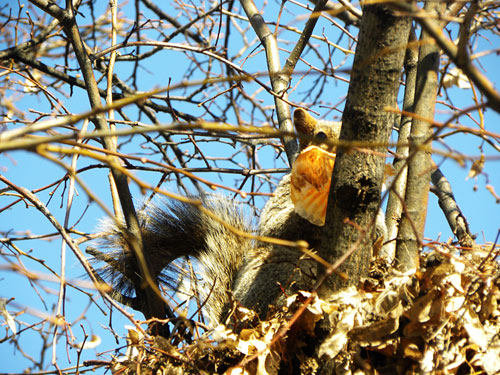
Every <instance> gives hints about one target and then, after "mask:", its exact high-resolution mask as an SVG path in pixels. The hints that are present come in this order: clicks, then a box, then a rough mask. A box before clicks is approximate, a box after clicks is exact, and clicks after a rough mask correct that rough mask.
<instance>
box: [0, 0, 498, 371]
mask: <svg viewBox="0 0 500 375" xmlns="http://www.w3.org/2000/svg"><path fill="white" fill-rule="evenodd" d="M277 3H279V2H274V1H273V2H271V3H270V4H269V6H268V7H267V8H266V10H265V13H264V17H265V18H266V20H267V21H275V18H276V14H277ZM11 4H13V6H14V7H16V5H15V4H17V2H11ZM105 4H106V3H105V2H101V3H99V4H96V9H95V12H96V14H101V13H102V9H103V8H102V7H103V6H104V5H105ZM127 9H128V10H130V9H129V8H127ZM300 12H302V10H301V9H300V8H298V7H295V6H294V5H293V4H290V5H289V8H287V11H286V12H285V13H284V15H283V21H282V22H285V21H286V20H287V19H295V17H296V15H297V14H299V13H300ZM145 16H146V17H152V15H151V14H148V13H147V12H145ZM2 22H3V21H2V20H1V19H0V24H1V23H2ZM82 22H88V21H82ZM291 25H292V26H296V27H298V28H301V27H302V23H300V22H294V23H293V24H291ZM351 30H352V31H353V32H355V30H354V29H351ZM315 34H316V35H323V34H324V35H325V36H327V37H328V38H329V39H330V40H331V41H333V42H335V43H336V42H338V38H339V37H338V29H336V28H335V27H333V26H331V25H330V23H329V22H327V21H325V20H321V21H320V22H319V24H318V26H317V27H316V30H315ZM246 37H247V38H248V39H249V40H252V39H254V38H255V34H254V33H253V30H251V29H249V30H248V31H247V33H246ZM279 38H280V47H283V48H284V49H287V50H290V49H291V48H293V46H291V45H290V44H287V43H285V42H284V41H285V40H295V39H293V38H296V34H293V33H292V34H290V33H283V34H280V37H279ZM174 41H175V40H174ZM239 43H241V41H237V42H236V43H235V45H234V51H229V55H231V54H232V53H235V52H236V51H237V50H238V49H239V48H241V44H239ZM340 43H341V44H342V45H344V46H345V44H346V43H347V42H346V40H345V39H343V40H341V42H340ZM477 43H478V44H479V45H478V51H484V50H490V49H493V48H497V47H498V45H500V41H499V40H498V38H497V39H494V38H493V39H490V40H486V39H481V38H480V39H478V41H477ZM5 47H6V46H4V45H0V49H3V48H5ZM141 50H142V51H144V50H147V48H142V49H141ZM129 51H132V49H130V50H129ZM306 52H307V55H306V57H307V59H308V61H313V62H317V60H316V59H315V58H314V53H313V52H311V51H306ZM183 56H184V55H183V54H181V53H180V52H175V51H170V50H165V51H162V52H161V53H160V54H158V55H157V56H156V57H154V58H153V59H152V60H151V61H150V62H149V63H148V69H149V70H140V72H139V74H140V87H139V89H140V90H144V91H146V90H151V89H153V88H155V87H158V86H166V84H167V83H168V79H169V78H170V77H171V78H172V83H177V82H179V80H180V77H182V75H183V74H184V71H185V69H186V66H185V63H184V61H183V60H182V59H183ZM286 56H287V53H286V52H284V51H282V56H281V57H282V64H283V63H284V61H285V58H286ZM344 57H345V56H344V55H343V54H342V53H340V52H339V51H335V52H334V55H333V58H332V61H334V62H335V63H339V62H340V61H341V60H342V59H344ZM245 58H248V60H246V61H245V63H244V65H243V67H244V68H245V69H247V70H248V71H250V72H263V71H265V65H264V64H265V60H264V56H263V53H262V51H259V50H256V51H254V50H252V49H251V48H250V49H249V50H248V51H246V52H245V53H244V54H243V55H242V56H241V57H239V59H238V60H236V61H234V62H235V63H237V64H242V63H243V61H244V59H245ZM347 59H348V61H350V60H351V57H347ZM481 64H482V68H483V69H484V70H485V71H486V74H487V76H488V77H489V79H490V80H491V81H492V82H493V83H494V84H495V85H496V87H497V88H498V83H499V82H500V73H499V70H498V68H497V65H498V57H496V56H495V55H494V54H492V55H489V56H487V57H485V58H482V59H481ZM73 66H74V63H73ZM346 66H347V67H348V66H349V64H347V65H346ZM131 69H132V65H131V64H130V63H128V64H127V63H122V64H119V66H117V71H119V72H120V74H123V72H124V71H129V72H130V71H131ZM307 69H308V66H306V65H305V64H299V65H298V66H297V71H299V72H305V71H307ZM0 73H1V71H0ZM339 75H341V76H343V77H345V78H348V75H347V74H346V73H345V72H344V73H342V72H339ZM200 77H201V76H200ZM196 78H198V77H197V76H196V72H194V73H193V75H192V76H191V79H196ZM313 78H314V76H312V78H311V76H310V77H308V78H307V79H304V80H303V81H300V83H299V85H298V87H297V89H296V90H295V91H294V92H292V93H291V95H290V99H291V100H292V101H296V102H300V101H301V100H303V98H304V92H305V91H306V90H309V89H310V87H311V84H312V83H311V82H314V81H313ZM262 80H264V81H267V79H265V77H262ZM298 82H299V79H298V78H296V79H294V81H293V82H292V86H295V85H296V84H297V83H298ZM243 85H244V87H245V89H246V90H248V92H251V93H253V92H254V91H255V90H256V86H255V85H254V84H251V83H243ZM18 90H21V88H20V87H17V88H16V87H13V88H12V90H10V91H8V93H9V94H11V95H13V96H15V97H16V98H19V101H18V102H17V105H18V106H19V108H22V109H24V110H27V109H36V110H40V111H47V112H49V111H50V109H49V108H48V105H47V102H45V101H44V99H43V98H35V97H33V96H27V97H22V96H23V93H22V91H18ZM346 93H347V84H345V83H343V82H341V81H338V80H333V79H332V80H330V81H328V84H327V85H326V86H325V88H324V92H322V94H321V100H322V103H317V104H316V105H314V106H312V107H311V108H312V109H314V110H315V111H317V112H319V113H320V114H321V116H325V118H327V119H336V120H339V119H340V113H339V111H336V110H333V111H332V110H330V109H329V108H327V107H328V106H332V105H333V104H336V103H341V104H340V105H339V106H338V108H337V109H338V110H341V109H342V108H343V101H342V100H343V98H344V97H345V95H346ZM175 94H176V93H175V92H174V93H172V95H175ZM444 94H446V95H448V96H449V97H450V98H451V102H452V103H453V104H454V105H455V106H456V107H457V108H464V107H468V106H471V105H472V103H473V101H472V92H471V90H463V89H459V88H457V87H453V88H450V89H449V90H448V91H447V92H446V93H443V95H444ZM20 97H22V98H20ZM256 98H257V99H258V100H262V101H263V103H265V104H266V105H268V106H272V100H271V98H270V96H269V95H268V94H267V93H265V92H260V93H256ZM62 99H63V101H64V103H65V105H66V106H67V107H68V109H69V110H70V111H71V112H74V113H81V112H84V111H86V110H88V109H89V105H88V100H87V99H86V97H85V95H84V93H83V92H82V90H79V89H77V88H75V89H74V94H73V96H72V97H71V98H62ZM439 99H440V100H444V99H445V97H444V96H443V97H440V98H439ZM178 108H179V109H183V107H182V106H181V105H180V104H179V107H178ZM183 110H185V111H186V112H189V113H192V114H195V115H202V114H203V111H202V110H201V109H197V108H196V106H194V105H186V107H185V109H183ZM244 110H245V108H242V111H244ZM452 113H453V111H452V110H450V109H449V108H448V107H446V106H444V105H441V104H438V105H437V107H436V120H437V121H445V120H446V119H448V118H449V117H450V116H451V115H452ZM35 116H36V114H34V113H31V114H30V115H29V117H30V118H35ZM471 116H472V117H473V118H475V119H477V118H478V114H477V113H476V112H473V113H471ZM484 116H485V124H486V129H487V130H489V131H491V132H494V133H497V134H498V133H500V130H499V127H498V124H500V121H499V120H500V118H499V115H498V114H497V113H494V112H493V111H492V110H486V111H485V113H484ZM159 119H160V121H162V122H165V123H169V122H170V121H171V119H170V118H169V117H168V116H165V115H163V116H160V117H159ZM229 120H232V121H234V118H233V119H231V118H230V119H229ZM142 121H144V122H147V119H145V118H143V119H142ZM230 122H231V121H230ZM459 123H460V124H461V125H464V126H470V127H471V128H477V125H475V124H474V123H473V121H472V119H470V118H468V117H467V116H462V117H461V118H460V119H459ZM77 126H81V124H77ZM444 141H445V142H446V147H449V148H451V150H452V151H453V152H454V153H461V154H464V155H466V156H470V157H471V158H472V159H474V158H478V157H479V155H480V147H483V152H484V154H485V156H486V164H485V168H484V171H483V173H481V174H480V175H479V176H477V177H476V178H473V179H466V177H467V175H468V173H469V169H470V166H471V161H466V162H465V164H464V165H459V164H458V163H457V162H456V161H454V160H453V159H451V158H443V157H441V156H435V157H434V160H435V162H436V163H437V164H439V165H440V167H441V169H442V171H443V173H444V174H445V175H446V176H447V177H448V179H449V180H450V183H451V184H452V187H453V189H454V193H455V197H456V199H457V201H458V203H459V205H460V207H461V209H462V211H463V213H464V215H465V216H466V217H467V219H468V221H469V224H470V227H471V231H472V233H474V234H477V235H478V242H480V243H483V242H485V241H490V242H491V241H494V240H495V237H496V235H497V232H498V231H499V229H500V204H498V203H497V202H495V198H494V197H493V196H492V194H491V193H490V192H489V191H488V190H487V189H486V185H491V186H493V187H494V188H495V190H496V192H497V194H500V173H499V172H500V163H499V154H498V152H497V151H495V150H494V149H493V147H491V146H490V145H489V144H487V143H484V142H483V141H482V140H481V139H479V138H478V137H475V136H471V135H469V134H465V135H464V134H457V135H452V136H449V137H447V138H446V139H445V140H444ZM185 147H186V149H188V150H190V149H189V147H190V146H188V145H186V146H185ZM434 147H435V148H436V149H441V150H444V149H446V148H445V147H444V146H442V145H440V144H439V143H438V142H435V143H434ZM127 150H128V151H129V152H133V153H136V154H141V153H142V154H147V153H148V150H144V149H142V148H141V147H140V145H139V144H138V143H137V142H133V143H131V144H130V145H128V146H127ZM207 152H208V154H209V155H210V156H213V157H226V156H227V155H230V154H232V153H234V152H235V150H234V149H233V148H232V147H231V146H229V145H227V146H221V145H217V146H215V147H211V148H207ZM270 154H271V150H269V149H267V150H266V149H265V148H264V149H262V150H261V151H259V154H258V155H259V158H260V161H261V162H262V164H263V165H264V166H266V167H272V166H274V165H275V162H274V160H271V161H269V160H266V156H267V159H269V156H268V155H270ZM149 156H151V155H149ZM151 157H152V156H151ZM237 161H238V162H241V163H242V164H245V163H246V161H245V160H244V158H241V157H240V159H238V160H237ZM79 163H80V164H79V167H83V166H85V165H88V164H92V163H94V162H93V161H91V160H90V161H89V160H82V161H80V162H79ZM199 164H200V165H203V164H202V162H199ZM276 164H277V166H279V167H284V166H285V165H284V163H282V162H280V160H278V162H277V163H276ZM193 165H195V164H193ZM218 165H221V166H228V167H229V166H230V167H235V166H234V165H233V164H231V163H227V162H223V161H220V162H219V163H218ZM0 173H1V174H3V175H4V176H6V177H7V178H8V179H9V180H11V181H12V182H14V183H15V184H17V185H18V186H23V187H26V188H28V189H30V190H34V189H38V188H40V187H43V186H45V185H47V184H49V183H52V182H53V181H55V180H57V179H58V178H61V177H63V175H64V173H65V171H64V170H63V169H62V168H60V167H58V166H56V165H54V163H52V162H50V161H47V160H46V159H44V158H42V157H40V156H39V155H36V154H34V153H31V152H26V151H13V152H8V153H3V154H0ZM137 174H138V175H139V176H140V177H141V178H144V179H149V180H151V181H155V180H154V178H153V176H152V175H151V173H147V172H137ZM81 177H82V178H83V179H84V181H85V182H86V183H87V184H88V186H89V187H91V188H92V190H93V191H94V192H95V193H96V194H97V195H98V196H99V198H100V199H102V200H103V201H104V202H105V203H106V204H107V205H108V207H109V206H110V204H111V202H110V198H109V193H108V187H107V177H106V170H105V169H94V170H90V171H87V172H84V173H82V175H81ZM202 177H204V178H207V179H210V180H212V181H215V182H221V180H220V179H219V178H220V177H219V176H218V175H215V174H202ZM224 178H225V179H224V183H226V184H228V185H231V186H233V184H234V183H233V182H232V181H231V179H233V178H234V177H233V176H227V177H224ZM237 179H239V181H241V179H242V178H241V176H239V177H237ZM235 185H238V183H236V184H235ZM163 188H165V189H167V190H172V191H175V190H176V186H175V184H174V183H167V184H166V185H164V186H163ZM0 189H3V186H1V185H0ZM65 189H66V190H65ZM131 189H132V191H133V194H134V196H135V198H136V199H137V201H138V202H140V201H141V199H142V194H141V192H140V190H139V189H138V188H137V187H136V186H135V185H131ZM249 189H250V188H249V186H248V185H245V187H244V188H243V190H249ZM66 192H67V186H65V185H60V186H58V187H57V188H55V187H54V188H51V189H48V190H46V191H43V192H41V193H39V194H38V197H39V198H40V200H41V201H43V202H44V203H45V204H47V205H48V207H49V209H50V210H51V211H52V212H53V214H54V215H55V216H56V217H57V218H58V219H59V220H60V221H61V222H62V221H63V219H64V212H65V211H64V207H65V205H66V197H67V193H66ZM221 193H223V192H222V191H221ZM226 194H228V193H226ZM14 199H15V197H12V196H5V195H0V207H5V206H6V205H7V204H9V203H10V202H12V201H13V200H14ZM263 203H264V199H260V200H259V201H258V205H259V206H262V204H263ZM103 216H104V213H103V212H102V210H101V209H100V208H99V207H98V206H97V205H96V204H95V202H91V201H89V199H88V197H87V196H86V194H85V193H84V191H83V190H82V189H81V187H77V196H76V197H75V202H74V206H73V209H72V211H71V218H70V226H72V225H74V224H75V223H77V228H78V229H79V230H81V231H84V232H88V233H92V232H94V231H95V230H96V227H97V226H98V222H99V219H100V218H102V217H103ZM0 223H1V224H0V231H2V232H3V233H4V234H3V235H2V236H5V235H6V234H7V233H8V234H9V235H12V233H16V236H19V237H20V236H22V235H23V234H22V233H23V232H26V233H31V234H46V233H54V232H55V230H54V229H53V227H52V226H51V225H50V223H49V222H48V221H47V220H46V218H45V217H44V216H43V215H41V214H40V213H38V212H37V211H36V210H34V209H32V208H28V207H26V206H25V205H21V204H17V205H15V206H14V207H12V208H10V209H8V210H6V211H3V212H1V213H0ZM425 234H426V237H427V238H429V239H434V240H438V239H439V240H441V241H447V240H448V239H449V238H450V237H451V236H452V234H451V232H450V230H449V227H448V224H447V223H446V220H445V218H444V215H443V214H442V212H441V210H440V208H439V206H438V204H437V200H436V198H435V196H434V195H433V194H430V200H429V208H428V220H427V224H426V231H425ZM16 244H17V245H18V246H19V247H20V249H21V250H22V251H24V252H31V253H32V254H33V255H34V256H35V257H38V258H41V259H44V261H45V264H44V265H42V264H40V263H39V262H36V261H33V260H30V259H29V257H23V258H22V262H23V264H24V265H25V266H26V268H27V269H29V270H30V271H36V272H40V273H41V274H42V275H50V274H51V271H50V270H53V271H54V272H56V273H59V272H60V252H61V240H60V238H59V237H57V236H56V237H53V238H48V239H45V240H36V241H35V240H31V241H22V242H17V243H16ZM85 246H86V245H85V244H84V245H82V246H81V249H82V250H84V249H85ZM8 262H14V263H16V262H17V260H16V259H14V258H13V257H2V258H0V266H1V267H2V268H0V297H2V298H10V297H15V301H14V302H13V303H11V304H9V305H8V310H9V311H10V312H11V313H12V314H14V313H15V312H17V311H21V310H23V308H25V307H30V308H32V309H34V310H36V311H38V312H39V313H42V314H50V312H51V311H52V305H53V304H54V303H56V301H57V290H58V284H57V283H56V282H47V281H42V280H38V281H32V282H31V283H30V282H28V280H27V278H26V277H24V276H20V275H18V274H16V273H15V272H11V271H9V270H8V269H7V266H8ZM47 267H48V268H50V269H48V268H47ZM67 272H68V277H69V278H71V279H74V280H76V279H82V275H83V273H84V271H83V269H82V267H81V266H80V264H79V263H78V261H77V260H76V258H75V257H74V256H73V255H72V254H71V252H70V251H69V250H68V262H67ZM90 292H91V293H92V291H90ZM94 294H95V292H94ZM98 303H99V304H100V306H103V304H102V301H99V302H98ZM65 306H66V311H65V315H66V319H67V321H68V322H70V323H72V331H73V334H74V335H75V336H76V337H77V341H81V340H82V339H83V330H82V327H83V329H84V330H85V331H86V332H87V333H92V332H95V333H97V334H99V335H100V336H101V337H102V339H103V343H102V344H101V345H100V346H99V347H98V348H96V349H95V350H88V351H84V353H83V356H82V359H91V358H95V357H96V353H99V352H101V351H106V350H110V349H112V348H115V347H116V346H117V344H116V342H115V341H114V337H113V336H112V335H111V334H110V333H109V332H108V331H107V330H106V329H105V328H104V327H106V326H107V325H108V322H109V316H105V315H104V314H103V313H102V312H101V311H99V309H98V308H96V307H95V306H90V307H89V308H88V310H86V309H87V307H88V300H87V299H86V298H84V297H83V296H82V292H80V291H76V290H74V289H72V288H68V292H67V303H66V305H65ZM83 312H85V313H84V314H82V313H83ZM137 317H138V318H142V317H141V316H140V314H137ZM17 319H18V320H19V321H23V322H26V324H30V323H34V322H38V321H40V319H39V318H38V317H36V316H33V315H32V314H31V313H24V314H21V315H19V316H18V317H17ZM113 320H114V327H115V329H116V330H117V332H118V333H120V334H124V333H125V329H124V328H123V325H124V324H126V320H125V319H124V318H123V317H121V316H120V314H118V313H115V314H114V315H113ZM20 327H21V326H19V327H18V329H19V328H20ZM2 337H3V336H2ZM47 337H48V340H51V339H52V337H51V336H50V334H49V335H47ZM0 338H1V337H0ZM18 339H19V343H20V344H21V347H22V348H23V349H24V350H25V351H26V352H27V353H29V355H31V356H33V357H35V358H36V357H37V356H39V353H40V350H41V346H42V345H43V342H42V341H41V340H40V337H39V336H38V335H35V334H30V333H29V332H25V333H22V334H21V335H19V338H18ZM123 343H124V341H123V340H122V341H121V344H123ZM109 354H110V353H106V354H104V356H103V358H104V359H106V358H109ZM58 358H59V359H58V363H59V365H60V366H61V367H69V366H72V365H75V362H76V351H75V350H74V349H69V354H66V346H65V340H64V338H60V340H59V347H58ZM9 359H15V360H11V361H9ZM49 362H50V361H49V360H48V359H47V360H46V362H45V364H46V365H48V363H49ZM0 363H2V368H0V371H4V372H20V371H22V370H23V369H24V368H25V367H26V366H28V365H29V361H27V360H26V359H25V358H23V356H22V355H21V353H20V352H19V351H18V350H16V349H15V348H14V347H13V346H12V345H11V343H9V342H3V343H0Z"/></svg>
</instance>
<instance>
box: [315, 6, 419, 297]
mask: <svg viewBox="0 0 500 375" xmlns="http://www.w3.org/2000/svg"><path fill="white" fill-rule="evenodd" d="M410 24H411V22H410V19H409V18H406V17H398V16H395V15H394V14H393V12H392V11H391V10H390V9H389V8H388V7H387V6H384V5H377V4H376V5H367V6H366V7H365V8H364V10H363V18H362V20H361V27H360V32H359V38H358V45H357V48H356V55H355V58H354V63H353V70H352V74H351V81H350V86H349V92H348V95H347V102H346V107H345V110H344V115H343V119H342V122H343V123H342V132H341V135H340V142H342V144H343V145H344V146H343V147H342V148H341V147H339V148H338V149H337V158H336V161H335V169H334V172H333V180H332V186H331V188H330V195H329V201H328V213H327V218H326V224H325V227H324V230H323V232H322V238H321V246H320V249H319V253H320V255H321V256H322V257H323V258H324V259H326V260H327V261H328V262H330V263H331V264H334V263H335V262H337V263H341V262H342V264H340V266H339V267H340V270H341V271H343V272H344V273H345V274H347V276H348V280H342V279H341V278H340V277H338V276H337V275H332V274H331V273H332V267H330V269H327V270H325V269H324V268H323V267H321V269H320V270H319V274H320V275H321V274H322V273H323V277H322V276H320V279H319V283H320V285H319V287H318V292H319V294H320V296H322V297H327V296H328V295H329V294H330V293H331V292H332V291H335V290H338V289H339V288H341V287H343V286H347V285H353V284H356V283H358V281H359V280H360V278H361V277H363V276H364V275H366V274H367V271H368V265H369V260H370V256H371V246H372V243H373V236H372V235H371V233H372V230H373V228H374V226H375V225H374V223H375V218H376V215H377V210H378V209H379V206H380V191H381V187H382V183H383V176H384V162H385V156H384V155H385V153H386V144H387V142H388V139H389V135H390V132H391V129H392V125H393V123H394V115H393V114H391V113H390V112H388V111H387V110H386V107H395V106H396V96H397V92H398V88H399V80H400V78H401V72H402V67H403V61H404V56H405V51H406V45H407V42H408V37H409V32H410ZM356 144H358V145H363V144H364V145H366V144H370V145H372V147H369V148H365V149H363V150H361V149H359V148H354V147H353V146H355V145H356ZM324 276H326V277H324Z"/></svg>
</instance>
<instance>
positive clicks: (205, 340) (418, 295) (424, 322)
mask: <svg viewBox="0 0 500 375" xmlns="http://www.w3.org/2000/svg"><path fill="white" fill-rule="evenodd" d="M499 251H500V249H499V248H498V247H494V246H491V245H490V246H488V247H486V246H485V247H477V248H476V249H474V251H473V252H469V253H466V254H461V255H460V254H458V253H457V252H456V249H455V248H453V247H451V246H440V247H439V248H436V249H435V250H434V251H433V252H431V253H426V254H423V255H422V256H421V265H422V266H421V267H420V269H419V270H418V271H417V272H413V273H407V274H401V273H399V274H398V273H396V272H395V271H388V268H387V267H386V266H385V265H381V264H374V265H372V270H371V274H370V278H368V279H366V280H365V281H364V282H363V284H362V286H361V288H355V287H351V288H348V289H344V290H341V291H339V292H337V293H336V294H335V295H332V296H331V297H330V298H328V300H321V299H319V298H318V297H317V296H316V295H314V294H310V293H305V292H304V293H299V295H295V296H291V297H290V298H288V303H287V306H285V307H283V308H281V309H280V310H279V311H276V312H274V313H273V314H272V316H271V318H269V319H268V320H265V321H260V320H259V319H258V318H257V316H256V315H255V313H254V312H252V311H249V310H246V309H244V308H241V307H240V308H237V309H236V310H235V312H234V314H233V315H232V316H233V317H232V318H231V319H230V322H229V323H228V324H227V325H225V326H224V325H220V326H218V327H217V328H216V329H215V330H213V331H211V332H208V333H207V334H206V335H204V336H202V337H201V338H199V339H198V340H196V341H195V342H193V343H190V344H188V343H185V345H184V346H183V345H180V346H177V347H174V346H172V345H171V344H170V343H168V342H167V340H166V339H164V338H161V337H155V338H154V340H152V341H148V340H145V339H144V338H143V337H142V336H140V335H139V334H138V333H137V332H136V331H133V330H131V331H129V338H128V347H127V353H126V354H125V355H123V356H121V357H118V358H115V359H114V360H113V361H112V363H110V364H109V367H110V368H111V369H112V370H113V373H115V374H135V373H141V374H191V373H192V374H194V373H196V374H209V373H224V374H228V375H236V374H260V375H268V374H269V375H273V374H278V371H279V373H292V371H293V373H299V372H298V371H300V373H301V374H314V373H315V372H316V369H317V368H318V366H319V364H320V363H321V362H322V361H330V362H331V363H332V364H333V371H334V372H333V373H336V374H359V375H361V374H438V373H439V374H471V373H483V374H498V373H499V372H500V338H499V334H500V311H499V310H498V302H499V300H500V291H499V286H500V281H499V279H498V275H499V271H500V267H499V263H498V261H497V259H496V258H497V255H498V252H499ZM323 317H324V319H322V318H323ZM324 324H327V325H328V324H329V325H330V327H334V328H333V329H330V330H324V331H325V332H326V331H329V332H331V333H330V334H329V335H328V336H327V337H326V338H324V337H323V338H322V337H321V332H322V330H321V326H322V325H324ZM312 351H313V352H312ZM314 351H315V352H316V355H311V354H312V353H314Z"/></svg>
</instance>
